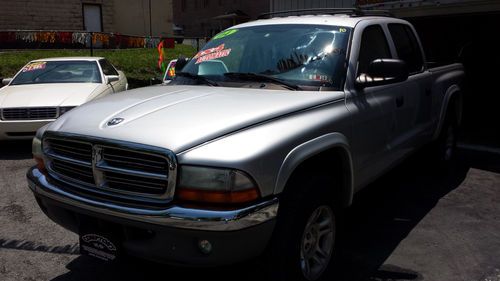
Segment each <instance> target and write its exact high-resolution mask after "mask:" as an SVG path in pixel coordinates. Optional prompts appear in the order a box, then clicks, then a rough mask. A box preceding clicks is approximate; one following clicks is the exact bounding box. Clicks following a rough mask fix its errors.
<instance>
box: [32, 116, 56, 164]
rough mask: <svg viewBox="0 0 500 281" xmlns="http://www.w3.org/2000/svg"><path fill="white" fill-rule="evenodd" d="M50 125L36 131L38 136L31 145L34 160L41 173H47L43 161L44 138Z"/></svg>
mask: <svg viewBox="0 0 500 281" xmlns="http://www.w3.org/2000/svg"><path fill="white" fill-rule="evenodd" d="M50 124H52V123H49V124H46V125H45V126H43V127H41V128H40V129H38V130H37V131H36V135H35V137H34V138H33V142H32V143H31V152H32V153H33V159H34V160H35V162H36V166H37V167H38V170H40V172H42V173H45V172H46V171H45V162H44V160H43V148H42V137H43V133H45V130H47V128H48V127H49V126H50Z"/></svg>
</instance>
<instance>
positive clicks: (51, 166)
mask: <svg viewBox="0 0 500 281" xmlns="http://www.w3.org/2000/svg"><path fill="white" fill-rule="evenodd" d="M43 150H44V154H45V156H46V157H47V164H46V166H47V169H48V172H49V175H50V176H51V177H53V178H54V179H56V180H59V181H62V182H64V183H67V184H69V186H71V187H70V188H78V189H79V190H78V191H85V192H89V191H90V192H92V191H95V193H96V194H103V193H104V194H105V195H106V196H115V197H116V198H124V199H126V200H127V201H130V200H132V201H134V200H138V201H141V202H143V201H144V200H145V199H146V200H147V199H151V200H157V201H158V200H161V201H163V202H168V201H170V200H171V199H172V198H173V193H174V185H175V172H176V160H175V156H174V155H173V153H172V152H170V151H168V150H165V149H161V148H157V147H149V146H144V145H139V144H133V143H124V142H114V141H108V140H103V139H94V138H87V137H80V136H70V137H68V136H66V135H65V136H60V135H59V134H56V133H52V132H48V133H47V134H46V136H45V137H44V138H43ZM94 195H95V194H94Z"/></svg>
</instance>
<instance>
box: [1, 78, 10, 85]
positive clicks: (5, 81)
mask: <svg viewBox="0 0 500 281" xmlns="http://www.w3.org/2000/svg"><path fill="white" fill-rule="evenodd" d="M11 81H12V78H5V79H2V84H3V85H4V86H7V85H9V83H10V82H11Z"/></svg>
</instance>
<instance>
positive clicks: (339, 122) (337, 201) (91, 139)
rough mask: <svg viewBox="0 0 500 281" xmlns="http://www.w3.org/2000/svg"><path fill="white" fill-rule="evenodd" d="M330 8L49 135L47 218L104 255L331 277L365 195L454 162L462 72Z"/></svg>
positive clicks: (96, 104) (79, 115)
mask: <svg viewBox="0 0 500 281" xmlns="http://www.w3.org/2000/svg"><path fill="white" fill-rule="evenodd" d="M308 13H309V14H308ZM324 13H325V14H322V12H315V13H313V12H303V13H301V15H294V16H280V15H278V14H276V15H271V16H269V18H267V19H260V20H257V21H254V22H249V23H245V24H241V25H237V26H234V27H232V28H230V29H228V30H226V31H223V32H222V33H220V34H218V35H216V36H215V37H213V38H212V40H211V41H210V42H209V43H208V44H207V45H206V46H205V47H204V48H203V49H202V50H201V51H200V52H198V53H197V54H196V55H194V56H193V57H192V58H191V59H190V60H189V62H187V63H184V65H182V64H183V63H182V61H178V62H177V63H178V67H179V70H178V71H177V77H176V78H175V79H174V80H173V81H172V82H171V83H170V84H168V85H166V86H157V87H148V88H142V89H137V90H132V91H128V92H127V93H125V94H122V95H120V96H109V97H105V98H102V99H100V100H97V101H93V102H90V103H87V104H85V105H83V106H81V107H78V108H76V109H74V110H72V111H71V112H69V113H67V114H65V115H63V116H61V117H60V118H59V119H57V120H56V121H55V122H53V123H52V124H50V125H49V126H46V127H44V128H42V129H40V130H39V131H38V133H37V136H36V138H35V139H34V141H33V154H34V157H35V160H36V161H37V165H36V166H35V167H33V168H32V169H30V170H29V172H28V175H27V178H28V183H29V187H30V189H31V191H32V192H33V193H34V195H35V198H36V200H37V202H38V204H39V205H40V208H41V209H42V210H43V211H44V212H45V213H46V214H47V216H48V217H50V218H51V219H52V220H53V221H55V222H56V223H58V224H60V225H62V226H64V227H65V228H67V229H69V230H71V231H73V232H75V233H78V234H79V236H80V248H81V252H82V253H85V254H88V255H91V256H94V257H98V258H100V259H103V260H114V259H116V258H117V257H119V256H122V255H131V256H136V257H141V258H144V259H149V260H154V261H158V262H164V263H172V264H182V265H190V266H218V265H225V264H231V263H238V262H242V261H245V260H249V259H252V258H255V257H262V259H263V258H264V257H265V258H270V259H271V260H272V263H271V262H269V263H268V264H269V265H271V267H272V272H273V274H274V273H275V274H276V275H277V276H278V278H277V279H276V280H279V279H284V280H317V279H319V278H321V277H322V276H324V274H325V272H326V270H327V269H330V268H331V266H330V265H331V264H332V261H333V259H332V256H333V255H334V253H335V248H336V247H335V241H336V229H337V221H338V219H336V218H338V215H339V210H341V209H342V208H346V207H348V206H350V205H351V203H352V200H353V195H354V194H355V193H356V192H358V191H359V190H360V189H362V188H363V187H365V186H366V185H367V184H369V183H370V182H372V181H374V180H375V179H376V178H377V177H379V176H381V175H382V174H384V173H385V172H387V171H388V170H389V169H391V168H392V167H393V166H395V165H397V164H398V163H399V162H401V161H402V160H403V159H404V158H405V157H406V156H408V155H410V154H411V153H412V152H415V151H416V150H417V149H419V148H421V147H422V146H424V145H426V144H432V147H433V149H435V151H434V156H435V159H433V160H432V161H433V162H436V161H442V162H443V163H445V162H446V161H450V159H451V158H452V156H453V151H454V146H455V142H456V140H455V132H456V127H457V125H458V124H459V122H460V117H461V110H460V108H461V107H460V105H461V90H462V86H461V83H462V79H463V76H464V70H463V67H462V65H460V64H452V65H447V66H441V67H437V68H429V66H428V64H427V63H426V61H425V55H424V53H423V51H422V48H421V44H420V41H419V38H418V36H417V34H416V32H415V30H414V28H413V27H412V26H411V25H410V24H409V23H408V22H406V21H404V20H400V19H396V18H392V17H386V16H370V15H366V14H362V13H360V12H359V11H357V10H353V11H352V12H349V11H345V12H336V13H332V14H328V12H324ZM181 67H182V68H181ZM430 161H431V160H430Z"/></svg>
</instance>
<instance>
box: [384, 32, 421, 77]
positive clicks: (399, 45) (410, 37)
mask: <svg viewBox="0 0 500 281" xmlns="http://www.w3.org/2000/svg"><path fill="white" fill-rule="evenodd" d="M389 31H390V32H391V36H392V40H393V41H394V45H395V46H396V52H397V53H398V57H399V59H401V60H404V61H405V62H406V64H407V65H408V71H409V72H410V73H417V72H420V71H422V69H423V67H424V58H423V57H422V52H421V51H420V47H419V45H418V42H417V38H416V37H415V34H414V33H413V30H412V29H411V28H410V27H409V26H408V25H405V24H396V23H392V24H389Z"/></svg>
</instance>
